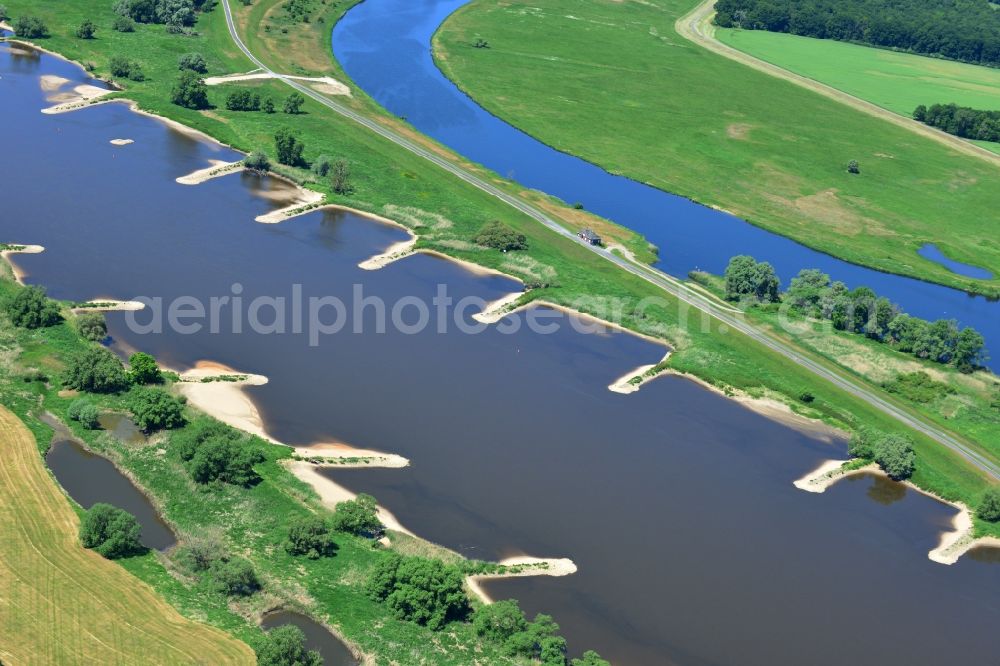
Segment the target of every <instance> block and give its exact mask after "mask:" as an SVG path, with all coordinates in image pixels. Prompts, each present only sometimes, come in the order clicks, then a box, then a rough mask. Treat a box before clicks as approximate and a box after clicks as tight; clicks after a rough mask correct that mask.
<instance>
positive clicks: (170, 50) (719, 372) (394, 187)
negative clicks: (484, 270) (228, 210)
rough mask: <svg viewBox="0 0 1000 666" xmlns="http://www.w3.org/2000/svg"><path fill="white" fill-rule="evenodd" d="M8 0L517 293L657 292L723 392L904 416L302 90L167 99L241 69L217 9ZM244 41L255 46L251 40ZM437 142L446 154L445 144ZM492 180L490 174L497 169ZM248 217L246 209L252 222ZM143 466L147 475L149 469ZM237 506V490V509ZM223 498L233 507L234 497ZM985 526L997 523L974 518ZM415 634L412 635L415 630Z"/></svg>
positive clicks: (572, 300) (166, 111)
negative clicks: (287, 133)
mask: <svg viewBox="0 0 1000 666" xmlns="http://www.w3.org/2000/svg"><path fill="white" fill-rule="evenodd" d="M277 4H278V3H277V2H275V1H274V0H258V2H256V3H254V5H252V6H251V7H249V8H242V7H239V6H238V5H236V3H234V9H237V12H238V14H237V15H238V17H239V19H240V22H241V23H242V24H243V25H245V26H250V25H252V24H254V23H253V21H254V20H257V19H253V20H252V13H253V12H264V13H265V14H266V12H268V11H271V8H272V7H274V6H275V5H277ZM352 4H353V3H352V2H344V3H341V4H339V5H333V4H325V5H321V4H318V3H317V4H316V5H315V7H316V14H315V15H314V18H313V20H312V21H311V23H310V24H306V25H302V24H300V25H299V26H298V28H296V29H298V30H302V31H305V32H303V37H302V39H301V44H302V48H303V49H308V48H319V45H320V44H321V43H322V44H323V48H324V52H323V53H324V56H323V57H327V58H329V57H330V54H329V44H328V43H327V42H326V41H325V40H322V42H321V40H319V39H318V38H316V35H317V34H319V33H320V32H322V33H324V34H325V32H326V31H328V30H329V29H330V28H331V27H332V25H333V23H334V22H335V20H336V19H337V18H338V17H339V16H340V15H341V14H342V13H343V11H345V10H346V8H348V7H349V6H351V5H352ZM7 5H8V7H9V8H10V11H11V13H12V14H14V15H15V16H16V15H17V14H18V13H19V12H21V13H34V14H36V15H40V16H42V17H43V18H44V19H45V20H46V21H47V23H48V25H49V28H50V30H51V32H52V36H51V37H49V38H47V39H44V40H38V43H39V44H40V45H41V46H43V47H45V48H48V49H51V50H54V51H57V52H60V53H62V54H65V55H66V56H67V57H70V58H72V59H74V60H77V61H80V62H84V63H92V65H93V68H94V71H95V73H96V74H98V75H100V74H104V75H107V63H108V59H109V58H110V56H112V55H115V54H124V55H128V56H129V57H132V58H134V59H136V60H137V61H139V62H140V63H141V65H142V66H143V69H144V71H145V73H146V75H147V77H148V79H147V80H146V81H144V82H141V83H132V82H123V83H124V85H125V86H126V87H127V90H126V91H125V93H123V95H124V96H127V97H128V98H129V99H133V100H135V101H136V102H137V103H138V104H139V105H140V107H141V108H143V109H146V110H149V111H152V112H154V113H159V114H161V115H164V116H168V117H170V118H173V119H175V120H178V121H180V122H183V123H185V124H187V125H190V126H192V127H196V128H198V129H200V130H203V131H205V132H207V133H209V134H211V135H212V136H214V137H216V138H217V139H219V140H221V141H223V142H225V143H228V144H230V145H233V146H234V147H237V148H240V149H242V150H252V149H257V148H264V149H265V150H267V151H268V152H271V154H272V156H273V150H272V141H271V136H272V135H273V133H274V131H275V130H276V129H277V128H279V127H282V126H289V127H292V128H294V129H295V130H296V131H297V132H299V133H300V135H301V136H302V138H303V140H304V142H305V144H306V158H307V159H315V158H316V157H317V156H319V155H321V154H329V155H332V156H335V157H337V156H343V157H346V158H347V159H349V160H350V161H351V165H352V170H353V174H354V178H353V179H354V186H355V190H354V193H353V194H352V195H351V196H348V197H343V196H337V195H333V194H332V193H331V192H330V190H329V188H328V186H327V184H326V183H323V182H318V183H312V184H311V185H310V187H314V188H316V189H318V190H320V191H322V192H324V193H325V194H326V195H327V196H328V200H329V201H332V202H335V203H340V204H343V205H347V206H351V207H354V208H358V209H361V210H366V211H372V212H376V213H379V214H382V215H386V216H388V217H391V218H393V219H396V220H398V221H400V222H402V223H404V224H407V225H408V226H410V227H411V228H413V229H414V230H415V231H417V233H418V234H419V235H420V240H419V246H420V247H423V248H429V249H435V250H439V251H442V252H444V253H446V254H449V255H451V256H455V257H458V258H462V259H467V260H470V261H473V262H475V263H479V264H482V265H485V266H489V267H492V268H497V269H500V270H503V271H505V272H507V273H510V274H512V275H516V276H518V277H521V278H522V279H525V280H527V281H539V282H547V283H549V284H550V285H554V286H550V287H548V288H541V289H535V290H532V291H531V292H529V294H528V295H527V296H526V297H525V298H526V299H527V300H531V299H536V298H544V299H546V300H548V301H552V302H555V303H560V304H563V305H567V306H571V307H577V308H579V309H582V310H585V311H588V312H592V313H594V314H597V315H601V314H604V313H603V312H601V311H600V310H599V309H597V308H595V307H594V306H593V305H587V304H581V303H580V302H579V299H580V298H581V297H589V298H593V297H595V296H596V297H599V298H600V297H613V298H617V299H621V300H622V302H625V303H633V304H634V303H638V302H639V301H640V300H642V299H643V298H646V297H657V298H660V299H662V301H661V305H659V306H656V307H653V308H650V309H648V310H647V311H646V313H645V315H644V316H634V315H630V314H628V312H629V310H630V309H629V308H628V307H626V308H625V312H626V314H625V316H624V318H623V321H622V323H623V324H624V325H625V326H627V327H629V328H631V329H633V330H636V331H639V332H643V333H648V334H650V335H654V336H656V337H659V338H663V339H666V340H668V341H669V342H670V343H671V344H672V345H673V346H674V348H675V353H674V354H673V355H672V356H671V358H670V361H669V367H670V368H671V369H672V370H675V371H677V372H682V373H690V374H692V375H695V376H698V377H700V378H702V379H704V380H705V381H708V382H710V383H711V384H713V385H714V386H716V387H718V388H720V389H722V390H725V391H728V392H744V393H748V394H751V395H756V396H771V397H774V396H776V397H779V398H780V399H783V400H785V401H787V402H789V403H791V404H793V405H794V407H795V408H796V409H797V410H798V411H800V412H802V413H804V414H806V415H808V416H811V417H815V418H821V419H824V420H826V421H828V422H831V423H833V424H836V425H838V426H840V427H844V428H847V429H850V428H852V427H856V426H858V425H862V424H863V425H869V426H873V427H876V428H879V429H881V430H885V431H895V430H899V429H901V428H902V426H900V425H899V424H898V423H897V422H896V421H895V420H894V419H891V418H890V417H888V416H886V415H884V414H882V413H881V412H880V411H878V410H876V409H874V408H872V407H871V406H870V405H868V404H866V403H865V402H863V401H860V400H858V399H856V398H854V397H852V396H850V395H849V394H847V393H845V392H843V391H841V390H839V389H837V388H835V387H833V386H832V385H827V384H825V383H822V382H819V381H818V380H816V378H815V377H814V376H813V375H811V374H810V373H809V372H807V371H805V370H803V369H802V368H800V367H799V366H797V365H795V364H794V363H792V362H791V361H788V360H786V359H785V358H784V357H782V356H780V355H778V354H776V353H773V352H771V351H769V350H767V349H766V348H764V347H762V346H760V345H758V344H756V343H753V342H751V341H749V340H748V339H746V338H744V337H743V336H741V335H737V334H734V333H733V332H731V331H726V330H720V329H719V327H718V323H717V322H715V321H714V320H710V321H707V322H706V321H703V320H702V318H701V317H700V316H699V315H698V314H697V313H692V312H685V311H684V310H683V309H682V308H681V307H680V306H679V304H678V303H677V302H676V301H675V300H673V299H672V298H669V297H666V295H665V294H664V293H663V292H661V291H660V290H659V289H657V288H655V287H653V286H651V285H649V284H648V283H646V282H645V281H643V280H641V279H639V278H637V277H634V276H631V275H628V274H625V273H623V272H622V271H620V270H619V269H617V268H616V267H614V266H613V265H611V264H609V263H607V262H605V261H602V260H600V259H599V258H597V257H595V256H593V255H592V254H591V253H589V252H588V251H587V250H586V249H584V248H582V247H580V246H578V245H576V244H575V243H572V242H569V241H566V240H564V239H561V238H559V237H557V236H556V235H555V234H552V233H550V232H548V231H546V230H544V229H541V228H539V226H538V225H537V223H535V222H534V221H532V220H530V219H528V218H526V217H523V216H521V215H520V214H519V213H517V212H516V211H513V210H512V209H510V208H508V207H506V206H504V205H502V204H500V203H499V202H498V201H496V200H495V199H493V198H492V197H489V196H487V195H485V194H483V193H482V192H480V191H479V190H476V189H474V188H472V187H470V186H468V185H466V184H464V183H463V182H461V181H459V180H458V179H455V178H453V177H451V176H449V175H447V174H445V173H444V172H441V171H439V170H437V169H436V168H434V167H431V166H429V165H428V164H426V163H424V162H422V161H421V160H419V159H418V158H417V157H415V156H412V155H410V154H409V153H407V152H405V151H403V150H402V149H399V148H397V147H396V146H394V145H392V144H390V143H388V142H387V141H385V140H382V139H380V138H379V137H377V136H374V135H371V134H370V133H368V132H367V131H365V130H364V129H363V128H361V127H358V126H355V125H353V124H351V123H349V122H348V121H346V120H344V119H342V118H340V117H339V116H337V115H335V114H333V113H332V112H329V111H327V110H325V109H324V108H322V107H321V106H319V105H317V104H314V103H313V102H312V101H309V100H307V102H306V104H305V106H304V110H305V111H306V113H305V114H302V115H298V116H287V115H284V114H280V113H278V114H274V115H266V114H263V113H237V112H229V111H226V110H225V109H224V105H223V101H224V99H225V96H226V94H227V93H228V92H229V91H230V90H233V89H235V88H236V86H232V85H230V86H221V87H218V88H212V89H210V96H211V100H212V101H213V103H214V104H215V105H216V108H215V109H212V110H209V111H203V112H197V111H191V110H187V109H182V108H180V107H177V106H175V105H173V104H171V102H170V101H169V88H170V86H171V85H172V83H173V81H174V79H175V78H176V76H177V69H176V59H177V56H178V55H179V54H181V53H184V52H188V51H199V52H201V53H203V54H204V55H205V56H206V58H207V60H208V62H209V67H210V72H209V73H210V74H224V73H230V72H237V71H247V70H249V69H251V68H252V67H251V66H250V65H249V64H248V63H246V62H245V61H243V60H242V59H241V58H240V57H239V56H238V54H237V53H236V51H235V48H234V47H233V46H232V45H231V43H230V42H229V37H228V35H227V34H226V29H225V24H224V19H223V15H222V11H221V8H217V9H216V10H215V11H214V12H212V13H209V14H207V15H204V16H202V17H201V18H200V20H199V23H198V26H197V28H198V30H199V32H200V35H199V36H198V37H180V36H172V35H168V34H166V32H165V30H164V28H163V27H162V26H139V27H138V29H137V32H136V33H133V34H120V33H115V32H113V31H112V30H111V29H110V25H111V21H112V20H113V15H112V13H111V10H110V3H107V4H105V3H103V2H97V3H95V2H87V1H84V0H66V1H65V2H61V3H59V7H58V9H57V8H55V7H53V6H50V5H37V3H33V2H27V1H26V0H12V1H8V2H7ZM275 11H280V10H275ZM319 16H323V17H324V21H323V25H324V28H322V30H321V29H320V28H319V27H318V26H319V24H320V22H319V21H318V20H317V19H318V18H319ZM84 18H90V19H91V20H93V21H94V22H95V23H96V24H97V25H98V39H96V40H93V41H84V40H80V39H77V38H75V37H73V36H72V35H73V31H74V30H75V28H76V26H77V25H79V23H80V22H81V21H82V20H83V19H84ZM275 21H277V19H275ZM254 25H257V27H258V29H259V30H258V31H257V32H252V34H253V35H254V37H253V39H258V40H261V41H267V39H266V36H265V35H263V34H262V33H263V29H262V28H261V27H260V24H259V23H258V24H254ZM291 33H292V29H291V28H290V29H289V33H281V32H280V29H279V30H278V33H277V34H282V35H284V34H291ZM310 35H311V36H310ZM248 40H250V37H249V36H248ZM251 43H252V41H251ZM310 44H311V45H312V46H311V47H310V46H309V45H310ZM252 48H254V49H257V47H256V46H252ZM272 52H273V53H276V54H282V55H283V56H284V58H286V59H287V58H292V57H294V58H295V59H296V60H297V61H299V60H301V58H300V57H299V55H298V54H295V55H292V54H290V53H289V52H288V51H287V50H283V49H282V48H279V47H272ZM275 57H277V56H275ZM314 57H315V62H317V63H318V62H320V60H319V58H320V56H318V55H317V56H314ZM268 63H269V64H271V65H272V66H275V67H277V68H281V67H280V66H281V65H283V64H284V65H288V64H289V63H288V62H287V60H276V61H273V62H272V61H270V60H269V61H268ZM303 73H310V74H312V73H326V74H333V75H336V73H337V70H336V66H335V65H333V64H331V65H330V68H329V70H328V71H326V72H322V71H319V72H317V71H307V72H303ZM247 87H252V88H254V89H255V90H256V91H258V92H260V93H261V94H262V95H264V96H272V97H274V98H275V99H276V100H278V101H280V99H281V98H283V97H284V96H285V95H287V94H288V92H289V89H288V88H287V87H284V86H282V85H280V84H278V83H275V82H267V83H260V84H255V85H253V86H247ZM354 92H355V95H354V98H353V101H352V102H351V103H352V104H354V105H356V106H357V108H361V109H368V110H371V112H372V114H373V115H374V114H377V113H378V112H377V111H375V110H374V105H373V103H372V102H371V101H370V100H368V99H367V98H366V97H365V96H364V95H363V94H362V93H360V92H358V91H357V90H355V91H354ZM82 113H86V111H83V112H82ZM378 117H379V118H381V119H382V120H383V121H384V122H387V123H391V124H393V125H394V126H396V127H403V126H402V124H401V123H400V122H399V121H398V120H392V119H389V118H387V117H386V116H385V115H384V114H380V115H378ZM404 129H405V128H404ZM414 136H416V135H415V134H414ZM440 150H442V152H443V149H440ZM178 175H180V174H178ZM292 175H293V176H296V177H297V178H299V179H300V180H303V181H308V180H309V178H310V177H309V175H308V174H307V173H306V172H304V171H297V172H294V173H293V174H292ZM495 180H496V181H497V182H500V181H499V178H495ZM506 186H507V187H508V188H511V189H512V190H513V189H514V188H515V187H516V186H514V185H512V184H507V185H506ZM527 196H528V198H530V199H532V200H533V201H534V202H536V203H542V204H544V205H545V206H546V208H547V210H549V211H550V212H553V213H555V214H557V215H559V216H561V217H562V219H564V220H565V221H566V223H567V224H568V225H572V224H574V223H576V222H577V221H579V220H581V219H588V224H591V223H593V224H594V226H597V224H598V223H596V222H592V219H591V218H584V216H585V214H584V213H581V212H579V211H573V210H571V209H569V208H566V207H561V206H559V205H558V204H557V202H555V201H553V200H550V199H546V198H545V197H543V196H542V195H539V194H529V195H527ZM489 219H500V220H503V221H504V222H506V223H508V224H510V225H511V226H513V227H515V228H516V229H517V230H518V231H520V232H522V233H524V234H525V235H526V236H527V237H528V242H529V245H530V249H529V250H528V251H526V252H523V253H515V254H513V255H500V254H499V253H494V252H489V251H486V250H482V249H478V248H477V247H476V246H474V245H473V244H471V243H470V239H471V238H472V236H473V235H474V234H475V233H476V231H478V229H479V227H480V226H481V225H482V224H483V223H484V222H485V221H487V220H489ZM251 223H252V222H251V221H249V220H248V224H251ZM604 225H605V227H604V228H606V229H608V231H605V235H607V236H608V237H610V238H612V239H615V240H618V241H620V242H622V243H623V244H625V245H626V246H628V247H630V248H638V249H639V250H643V249H644V247H643V242H642V240H641V239H639V238H638V237H636V236H635V235H633V234H630V233H628V232H627V231H625V230H622V229H621V228H612V227H611V226H610V225H609V224H608V223H606V222H605V223H604ZM602 230H603V228H602ZM16 240H25V241H28V240H30V239H16ZM686 315H687V317H686ZM804 391H809V392H811V393H812V394H813V395H815V396H816V399H815V401H814V402H812V403H811V404H809V405H803V404H799V403H796V400H795V397H796V396H799V395H801V394H802V393H803V392H804ZM915 438H916V446H917V452H918V470H917V474H916V476H915V478H914V480H915V481H916V482H917V483H919V484H920V485H922V486H924V487H926V488H928V489H930V490H933V491H934V492H936V493H938V494H940V495H942V496H944V497H948V498H951V499H961V500H964V501H966V502H968V503H970V504H975V503H976V502H977V501H978V498H979V496H980V495H981V493H982V491H983V489H984V488H985V487H986V485H987V480H986V478H985V477H984V476H983V475H982V474H981V473H979V472H978V471H976V470H975V469H973V468H971V467H970V466H969V465H967V464H966V463H965V462H964V461H963V460H962V459H960V458H958V457H956V456H954V455H953V454H952V453H950V452H949V451H947V450H946V449H943V448H942V447H940V446H938V445H937V444H935V443H934V442H932V441H931V440H928V439H926V438H924V437H921V436H916V437H915ZM153 463H155V461H151V462H149V464H150V465H152V464H153ZM137 465H138V462H137ZM274 474H275V475H277V476H275V477H270V476H269V477H268V481H269V484H268V487H269V488H271V489H272V492H274V493H276V494H278V495H283V493H285V492H292V491H285V490H283V489H285V488H286V487H287V488H292V489H294V488H300V486H299V485H298V484H297V482H296V481H295V480H294V479H293V478H291V477H288V476H287V475H284V474H282V473H281V472H280V470H279V468H277V467H275V468H274ZM150 475H151V476H155V475H153V474H152V473H150ZM271 481H274V483H271ZM286 483H287V486H286ZM236 506H237V504H236V503H235V501H234V504H233V507H236ZM232 510H233V511H236V508H233V509H232ZM251 513H252V507H251ZM982 529H983V530H989V529H995V528H992V527H988V526H982ZM180 603H183V600H181V602H180ZM359 603H360V601H359ZM222 617H225V616H222ZM359 618H360V619H359V620H358V622H359V626H361V625H363V624H364V623H365V622H367V621H369V620H371V619H373V618H372V617H371V616H370V615H367V616H366V615H364V613H362V614H361V615H360V616H359ZM345 633H346V629H345ZM421 636H422V635H419V634H418V635H417V636H416V638H417V640H418V641H419V640H422V639H421ZM410 638H413V636H410Z"/></svg>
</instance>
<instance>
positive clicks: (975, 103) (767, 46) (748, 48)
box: [715, 28, 1000, 152]
mask: <svg viewBox="0 0 1000 666" xmlns="http://www.w3.org/2000/svg"><path fill="white" fill-rule="evenodd" d="M715 36H716V38H718V40H719V41H720V42H723V43H725V44H728V45H729V46H732V47H733V48H736V49H739V50H740V51H743V52H744V53H748V54H750V55H752V56H755V57H757V58H760V59H761V60H765V61H767V62H769V63H771V64H774V65H777V66H779V67H781V68H783V69H787V70H788V71H790V72H794V73H796V74H800V75H802V76H805V77H808V78H810V79H813V80H814V81H819V82H820V83H825V84H826V85H828V86H832V87H834V88H836V89H838V90H843V91H844V92H846V93H850V94H851V95H854V96H855V97H860V98H861V99H863V100H866V101H869V102H872V103H873V104H877V105H879V106H881V107H882V108H884V109H888V110H890V111H894V112H896V113H898V114H900V115H903V116H907V117H909V116H910V114H912V113H913V109H915V108H916V107H917V106H918V105H919V104H926V105H927V106H930V105H931V104H937V103H941V104H946V103H951V102H954V103H955V104H958V105H959V106H971V107H972V108H974V109H1000V69H992V68H990V67H981V66H978V65H969V64H966V63H962V62H954V61H951V60H942V59H940V58H928V57H926V56H921V55H915V54H912V53H902V52H899V51H888V50H884V49H876V48H871V47H868V46H861V45H858V44H849V43H847V42H838V41H834V40H832V39H812V38H810V37H800V36H798V35H788V34H781V33H775V32H767V31H766V30H731V29H726V28H716V31H715ZM977 143H978V144H979V145H981V146H984V147H987V148H990V149H991V150H994V151H996V152H1000V144H996V143H991V142H987V141H979V142H977Z"/></svg>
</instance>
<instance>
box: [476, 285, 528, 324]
mask: <svg viewBox="0 0 1000 666" xmlns="http://www.w3.org/2000/svg"><path fill="white" fill-rule="evenodd" d="M524 294H525V292H523V291H515V292H513V293H510V294H507V295H506V296H504V297H502V298H498V299H497V300H495V301H493V302H492V303H487V304H486V307H485V308H483V311H482V312H477V313H476V314H474V315H472V318H473V319H475V320H476V321H478V322H479V323H481V324H495V323H497V322H498V321H500V320H501V319H503V318H504V317H506V316H507V311H508V310H512V309H513V308H511V307H510V306H511V305H513V304H514V303H516V302H517V300H518V299H519V298H521V297H522V296H524Z"/></svg>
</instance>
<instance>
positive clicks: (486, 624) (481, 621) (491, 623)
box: [472, 599, 528, 645]
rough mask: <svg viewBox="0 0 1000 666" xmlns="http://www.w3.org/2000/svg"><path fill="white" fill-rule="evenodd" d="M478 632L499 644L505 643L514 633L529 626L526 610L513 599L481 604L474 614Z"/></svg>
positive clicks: (473, 621)
mask: <svg viewBox="0 0 1000 666" xmlns="http://www.w3.org/2000/svg"><path fill="white" fill-rule="evenodd" d="M472 628H473V629H475V631H476V634H477V635H478V636H480V637H482V638H485V639H486V640H488V641H492V642H494V643H497V644H499V645H503V644H505V643H506V642H507V641H508V640H509V639H510V637H511V636H513V635H514V634H517V633H520V632H522V631H525V630H526V629H527V628H528V620H527V619H525V617H524V612H523V611H522V610H521V608H520V607H519V606H518V605H517V602H516V601H514V600H513V599H507V600H505V601H497V602H495V603H492V604H489V605H485V606H480V607H479V608H478V609H476V613H475V615H473V616H472Z"/></svg>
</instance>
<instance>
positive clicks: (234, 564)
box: [208, 558, 261, 597]
mask: <svg viewBox="0 0 1000 666" xmlns="http://www.w3.org/2000/svg"><path fill="white" fill-rule="evenodd" d="M208 575H209V578H210V580H211V585H212V589H214V590H215V591H216V592H218V593H220V594H224V595H226V596H227V597H249V596H250V595H252V594H253V593H254V592H257V591H258V590H260V588H261V583H260V579H259V578H258V577H257V572H256V571H254V568H253V565H252V564H250V563H249V562H247V561H246V560H244V559H240V558H233V559H228V560H218V561H216V562H214V563H213V564H212V566H211V568H210V569H209V574H208Z"/></svg>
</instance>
